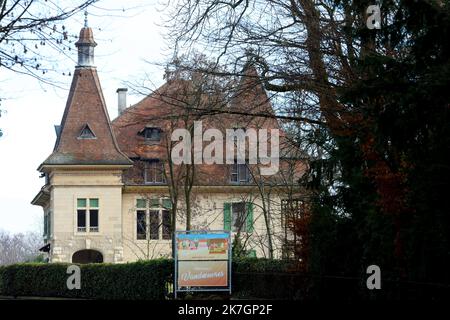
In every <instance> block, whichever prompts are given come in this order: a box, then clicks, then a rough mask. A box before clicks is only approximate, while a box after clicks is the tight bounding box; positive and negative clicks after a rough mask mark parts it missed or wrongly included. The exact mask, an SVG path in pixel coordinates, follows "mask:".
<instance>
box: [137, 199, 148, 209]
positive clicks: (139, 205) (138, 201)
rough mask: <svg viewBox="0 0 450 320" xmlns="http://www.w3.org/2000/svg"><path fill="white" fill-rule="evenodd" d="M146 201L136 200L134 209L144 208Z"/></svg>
mask: <svg viewBox="0 0 450 320" xmlns="http://www.w3.org/2000/svg"><path fill="white" fill-rule="evenodd" d="M145 207H146V200H145V199H137V200H136V208H145Z"/></svg>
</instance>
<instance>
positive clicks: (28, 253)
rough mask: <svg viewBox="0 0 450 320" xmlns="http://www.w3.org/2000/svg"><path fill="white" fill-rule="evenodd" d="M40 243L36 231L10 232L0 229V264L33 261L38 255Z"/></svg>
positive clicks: (39, 237) (39, 236)
mask: <svg viewBox="0 0 450 320" xmlns="http://www.w3.org/2000/svg"><path fill="white" fill-rule="evenodd" d="M42 244H43V243H42V236H41V235H40V234H38V233H33V232H28V233H25V234H23V233H16V234H10V233H7V232H5V231H1V230H0V265H7V264H14V263H19V262H27V261H33V260H35V259H36V258H37V257H38V256H39V251H38V249H39V247H40V246H41V245H42Z"/></svg>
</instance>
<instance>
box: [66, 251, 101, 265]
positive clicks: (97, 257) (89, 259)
mask: <svg viewBox="0 0 450 320" xmlns="http://www.w3.org/2000/svg"><path fill="white" fill-rule="evenodd" d="M72 262H73V263H102V262H103V255H102V254H101V253H100V252H98V251H97V250H80V251H77V252H75V253H74V254H73V256H72Z"/></svg>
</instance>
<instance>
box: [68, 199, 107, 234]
mask: <svg viewBox="0 0 450 320" xmlns="http://www.w3.org/2000/svg"><path fill="white" fill-rule="evenodd" d="M78 199H86V207H78ZM92 199H97V201H98V206H97V207H91V204H90V200H92ZM74 203H75V219H74V229H75V234H77V235H86V234H90V235H100V234H101V233H100V197H99V196H91V195H89V196H76V197H75V201H74ZM91 209H92V210H97V211H98V217H97V220H98V226H97V227H96V230H93V228H95V227H91V221H90V220H91V215H90V210H91ZM78 210H86V213H85V214H86V217H85V219H86V227H84V228H85V230H84V231H82V230H80V228H79V227H78Z"/></svg>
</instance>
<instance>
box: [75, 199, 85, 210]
mask: <svg viewBox="0 0 450 320" xmlns="http://www.w3.org/2000/svg"><path fill="white" fill-rule="evenodd" d="M86 204H87V201H86V199H77V207H78V208H86Z"/></svg>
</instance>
